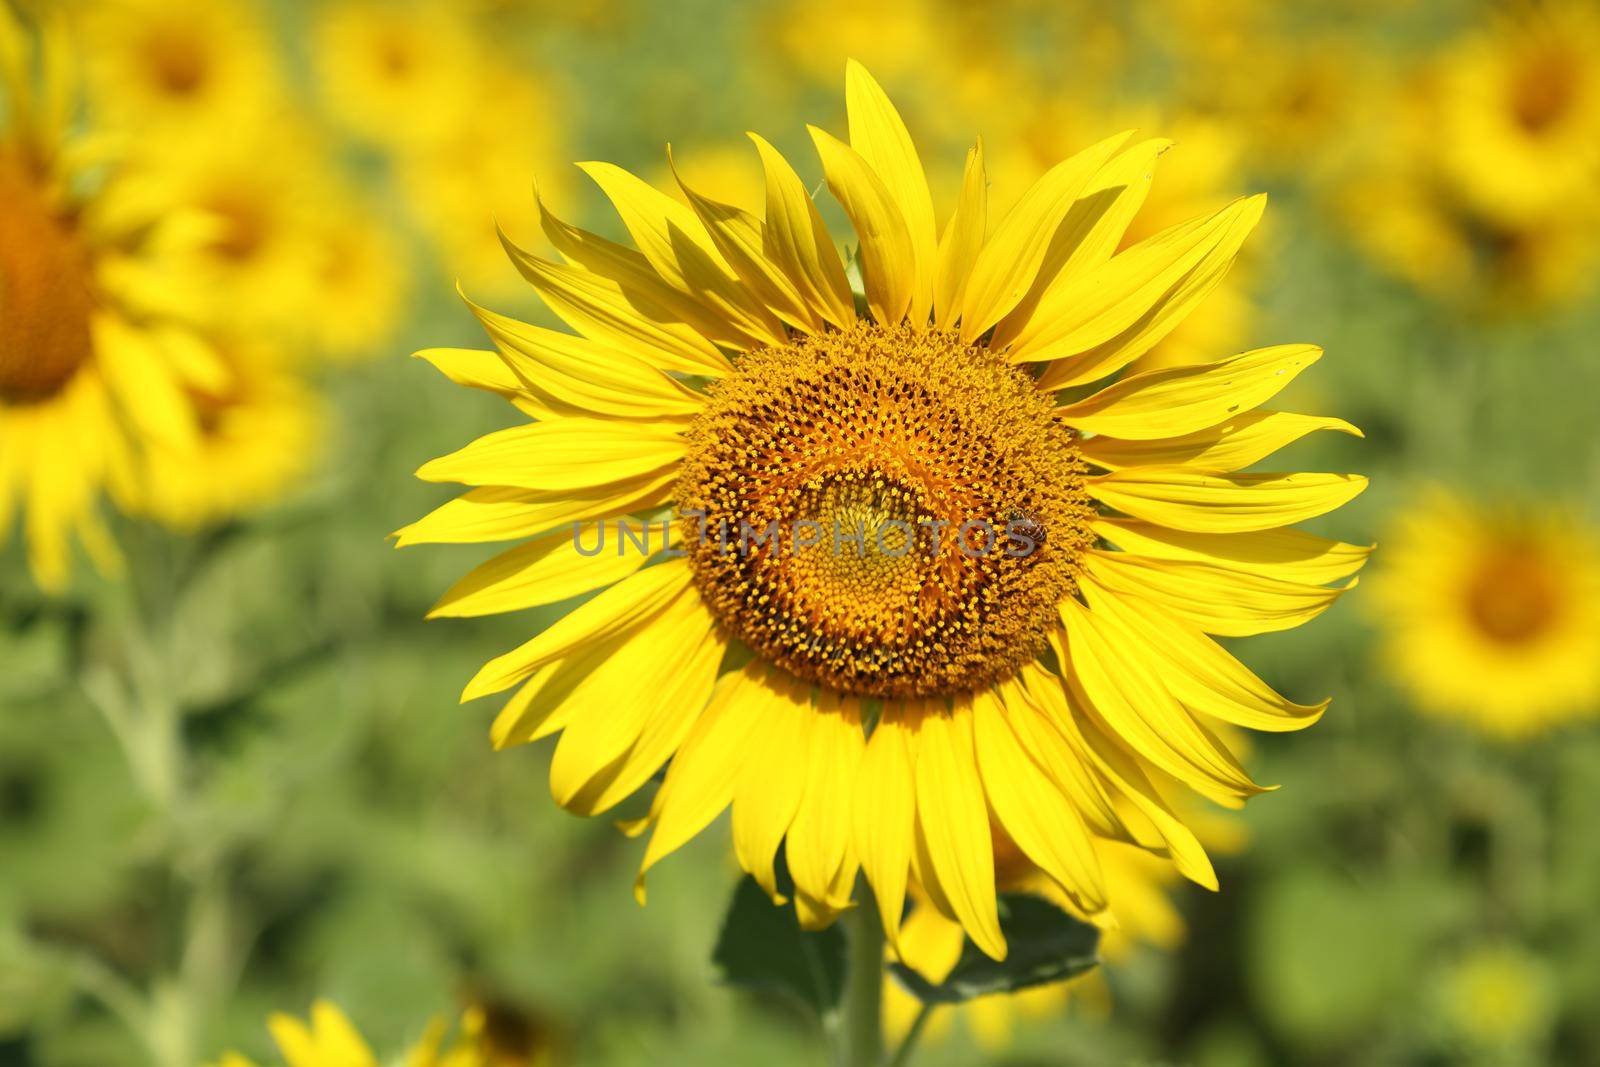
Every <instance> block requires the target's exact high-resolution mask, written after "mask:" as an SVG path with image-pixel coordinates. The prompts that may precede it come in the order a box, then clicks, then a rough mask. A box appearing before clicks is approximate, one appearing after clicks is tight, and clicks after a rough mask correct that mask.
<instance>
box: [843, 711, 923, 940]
mask: <svg viewBox="0 0 1600 1067" xmlns="http://www.w3.org/2000/svg"><path fill="white" fill-rule="evenodd" d="M912 752H913V749H912V746H911V741H910V736H909V727H908V726H907V724H906V721H905V710H904V709H903V708H901V707H900V706H898V705H894V704H886V705H885V706H884V709H883V713H882V714H881V715H880V716H879V718H878V724H877V726H876V727H874V728H873V731H872V736H871V738H869V739H868V741H867V747H866V751H865V753H864V754H863V755H862V757H861V764H860V769H859V772H858V773H857V775H856V804H855V820H854V822H855V825H854V832H855V850H856V854H857V855H858V856H860V857H861V869H862V870H863V871H864V872H865V873H866V876H867V881H868V882H870V883H871V885H872V892H873V895H874V896H875V897H876V898H877V902H878V914H879V917H880V918H881V919H882V921H883V929H884V932H885V933H886V934H887V935H888V937H889V944H890V945H891V946H893V947H894V948H895V949H896V951H898V950H899V939H900V915H901V913H902V912H903V911H904V910H905V900H906V875H907V873H908V871H909V870H910V864H911V846H912V836H913V834H914V833H915V821H916V812H917V799H916V769H915V766H914V764H913V763H912Z"/></svg>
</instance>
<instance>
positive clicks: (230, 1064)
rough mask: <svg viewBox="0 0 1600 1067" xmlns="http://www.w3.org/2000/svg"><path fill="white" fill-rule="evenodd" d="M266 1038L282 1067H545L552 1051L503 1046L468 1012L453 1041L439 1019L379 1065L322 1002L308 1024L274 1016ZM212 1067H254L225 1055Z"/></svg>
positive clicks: (529, 1044)
mask: <svg viewBox="0 0 1600 1067" xmlns="http://www.w3.org/2000/svg"><path fill="white" fill-rule="evenodd" d="M267 1025H268V1028H269V1029H270V1030H271V1031H272V1039H273V1041H274V1042H276V1043H277V1046H278V1052H279V1054H280V1055H282V1056H283V1058H284V1061H285V1065H286V1067H379V1064H380V1063H391V1062H392V1063H397V1064H404V1067H549V1065H550V1064H552V1063H554V1062H555V1057H554V1054H553V1052H552V1051H551V1050H550V1049H549V1048H548V1047H546V1045H545V1042H543V1041H538V1042H535V1041H532V1040H529V1039H527V1038H526V1037H525V1036H522V1035H518V1036H517V1038H516V1040H515V1041H513V1042H508V1041H506V1040H505V1035H504V1034H502V1033H501V1032H500V1028H498V1027H496V1025H495V1024H494V1020H493V1019H492V1018H491V1015H490V1013H489V1012H487V1011H486V1010H485V1009H483V1008H480V1007H473V1008H469V1009H468V1010H467V1012H466V1013H465V1014H464V1015H463V1016H462V1018H461V1022H460V1025H459V1027H458V1028H457V1032H456V1035H455V1038H454V1040H452V1041H451V1042H450V1043H449V1044H448V1045H446V1043H445V1040H446V1038H447V1037H448V1036H449V1027H448V1026H446V1025H445V1023H444V1022H443V1021H442V1020H438V1019H436V1020H434V1021H433V1022H431V1023H429V1024H428V1028H427V1030H426V1032H424V1034H423V1037H422V1040H420V1041H419V1042H417V1043H416V1044H415V1045H413V1046H412V1047H411V1048H410V1049H408V1050H407V1051H406V1052H405V1053H404V1054H403V1055H401V1056H398V1057H395V1058H393V1059H390V1058H387V1057H386V1058H385V1059H383V1060H382V1061H380V1060H379V1059H378V1057H377V1056H376V1055H374V1054H373V1052H372V1048H371V1047H370V1046H369V1045H368V1044H367V1043H366V1040H365V1039H364V1038H362V1036H361V1034H360V1033H359V1032H358V1031H357V1030H356V1028H355V1027H354V1026H353V1025H352V1024H351V1022H350V1020H349V1018H348V1017H346V1015H345V1014H344V1012H342V1011H340V1010H339V1009H338V1007H336V1006H335V1005H333V1004H330V1003H328V1002H327V1001H321V1000H319V1001H317V1002H316V1003H315V1004H313V1005H312V1006H311V1017H310V1019H309V1025H307V1023H303V1022H301V1021H300V1020H299V1019H296V1018H294V1017H293V1016H289V1015H274V1016H273V1017H272V1018H271V1019H270V1020H269V1021H268V1024H267ZM216 1067H254V1064H253V1063H252V1062H251V1061H250V1060H249V1059H246V1058H245V1057H244V1056H241V1055H239V1054H238V1053H237V1052H230V1053H228V1054H227V1055H225V1056H223V1057H222V1059H221V1060H220V1061H218V1063H217V1064H216Z"/></svg>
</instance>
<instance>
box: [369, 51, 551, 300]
mask: <svg viewBox="0 0 1600 1067" xmlns="http://www.w3.org/2000/svg"><path fill="white" fill-rule="evenodd" d="M469 95H470V97H471V99H472V100H474V101H476V102H477V103H478V104H479V105H480V106H478V107H475V108H474V109H473V110H472V112H471V113H470V114H469V115H466V116H463V117H462V119H461V120H460V121H459V122H456V123H455V124H454V125H452V126H451V128H450V129H449V131H448V132H447V133H445V134H443V135H441V136H440V137H438V138H437V139H435V140H433V141H430V142H428V143H426V144H420V143H419V144H417V145H414V146H412V147H411V148H410V149H408V150H407V151H405V152H403V153H401V154H400V155H399V156H398V157H397V160H396V163H397V169H398V178H399V186H400V190H401V192H402V193H403V197H404V200H405V202H406V203H407V204H408V205H409V206H410V208H411V210H412V212H413V213H414V214H415V215H416V217H417V221H418V223H419V224H420V227H421V229H422V230H423V232H424V233H425V234H426V235H427V236H428V237H429V238H430V239H432V241H433V242H434V244H435V245H436V246H437V248H438V250H439V254H440V256H441V257H442V259H443V261H444V267H445V270H446V271H447V272H448V273H449V274H450V276H451V277H452V278H453V279H455V280H457V281H459V282H460V283H462V284H463V285H466V286H468V287H469V288H472V289H475V290H481V291H486V292H490V293H497V294H505V293H509V292H514V291H520V290H521V283H520V281H519V280H518V278H517V274H516V271H515V270H513V269H512V268H511V267H510V266H509V265H508V264H507V263H506V256H505V249H504V247H503V246H502V245H501V243H500V232H499V231H500V230H502V229H503V230H504V231H506V232H507V233H510V234H512V235H513V236H515V237H521V236H522V235H524V234H527V235H532V234H534V233H536V232H537V231H538V227H539V218H538V212H537V210H536V209H535V207H534V202H533V197H532V196H530V195H529V193H530V189H531V186H532V182H533V179H534V177H535V176H537V177H538V178H539V179H540V181H541V186H540V188H541V191H542V192H544V193H545V195H549V194H550V193H551V192H556V193H559V192H561V191H562V190H564V189H565V188H566V181H565V178H564V177H563V176H562V174H561V173H560V172H556V173H555V174H552V171H555V170H556V168H555V165H554V164H555V160H556V158H557V156H558V153H559V150H560V145H561V137H562V131H561V129H560V127H559V125H558V124H557V123H556V121H555V118H554V116H556V115H558V114H559V113H560V108H558V107H556V106H555V102H556V101H555V98H554V94H553V92H552V91H551V90H550V89H549V88H547V87H546V86H544V85H542V84H540V83H539V82H537V81H535V80H534V79H532V78H530V77H528V76H527V75H525V74H523V73H522V72H521V71H518V70H516V69H514V68H512V67H511V66H510V65H508V64H503V63H488V64H487V65H485V66H483V67H481V68H480V69H479V70H478V71H477V72H476V76H475V80H474V81H473V83H472V88H471V89H470V90H469ZM506 130H517V131H519V133H518V135H517V136H516V137H514V138H509V139H508V138H507V137H506V135H505V131H506Z"/></svg>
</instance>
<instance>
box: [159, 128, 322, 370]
mask: <svg viewBox="0 0 1600 1067" xmlns="http://www.w3.org/2000/svg"><path fill="white" fill-rule="evenodd" d="M141 184H142V185H153V186H156V187H157V188H158V189H159V190H160V195H162V196H164V197H165V198H166V199H168V200H170V201H173V202H176V203H178V204H182V205H185V206H187V207H188V208H189V209H191V210H192V211H194V212H196V213H199V214H201V215H203V216H205V217H206V218H207V219H208V220H209V222H210V235H209V238H208V239H207V240H205V241H203V242H199V243H196V244H195V245H194V246H193V247H192V248H191V249H190V254H189V255H187V256H186V257H184V259H183V261H182V264H181V265H182V267H183V268H184V270H185V272H186V275H187V279H188V281H189V283H190V285H191V286H192V288H193V291H194V292H195V293H197V294H200V295H201V297H202V298H203V299H204V300H205V301H206V304H207V312H208V314H209V317H210V318H211V320H212V321H213V322H216V323H219V324H223V325H226V326H227V328H228V329H229V330H230V331H251V332H255V333H258V334H265V335H267V336H270V337H273V338H283V339H289V338H295V339H299V338H301V337H303V336H304V335H305V334H306V333H307V331H308V330H314V329H315V326H314V325H311V320H312V319H313V318H314V316H313V315H312V314H311V311H312V309H313V308H315V309H317V310H318V311H321V310H322V308H323V301H324V300H325V299H327V297H326V294H324V293H323V292H322V291H321V290H320V284H321V282H322V280H323V266H324V260H323V257H324V255H325V248H324V245H323V243H322V240H321V239H322V237H323V235H324V234H325V233H326V232H328V231H327V226H328V225H329V223H328V222H327V221H326V220H329V219H332V218H335V217H336V213H337V209H336V203H337V202H338V201H339V200H340V199H341V198H339V197H338V196H337V195H336V193H335V188H336V184H335V179H334V177H333V175H332V174H331V173H330V171H329V168H328V161H327V158H326V156H325V154H324V153H322V152H321V151H320V150H319V149H318V147H317V146H315V145H314V144H313V143H311V141H310V140H309V138H308V137H307V136H306V135H305V134H304V133H303V131H301V130H299V129H298V128H293V127H285V126H278V127H273V128H270V129H263V130H261V131H259V133H258V134H257V135H255V136H252V137H250V138H247V139H232V140H228V141H225V142H221V143H218V142H216V141H212V140H206V141H203V142H198V141H197V142H192V143H190V144H188V145H186V146H184V147H181V148H175V149H173V150H172V151H169V152H168V153H166V154H165V156H164V158H163V160H162V162H161V165H160V166H159V167H150V168H146V170H145V172H144V174H143V176H142V178H141ZM153 195H154V194H152V197H153Z"/></svg>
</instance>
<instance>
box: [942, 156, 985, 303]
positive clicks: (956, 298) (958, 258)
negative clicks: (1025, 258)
mask: <svg viewBox="0 0 1600 1067" xmlns="http://www.w3.org/2000/svg"><path fill="white" fill-rule="evenodd" d="M988 233H989V177H988V175H987V174H986V173H984V169H983V141H982V139H980V140H979V141H978V143H977V144H975V145H973V146H972V147H971V148H970V149H968V150H967V166H966V170H965V172H964V173H963V175H962V178H961V198H960V199H959V200H957V201H956V211H955V214H954V215H952V216H951V217H950V221H949V223H947V224H946V225H945V228H944V234H943V235H942V236H941V237H940V238H939V252H938V257H937V259H936V260H935V264H934V272H933V323H934V325H935V326H937V327H938V328H939V329H941V330H948V329H949V328H950V327H951V326H953V325H954V324H955V321H956V316H957V315H959V314H960V313H961V301H962V298H963V296H964V295H965V294H966V291H967V279H968V278H969V277H971V275H972V266H973V264H974V263H976V262H977V261H978V253H979V252H980V251H982V250H983V242H984V239H985V238H986V237H987V236H988Z"/></svg>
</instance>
